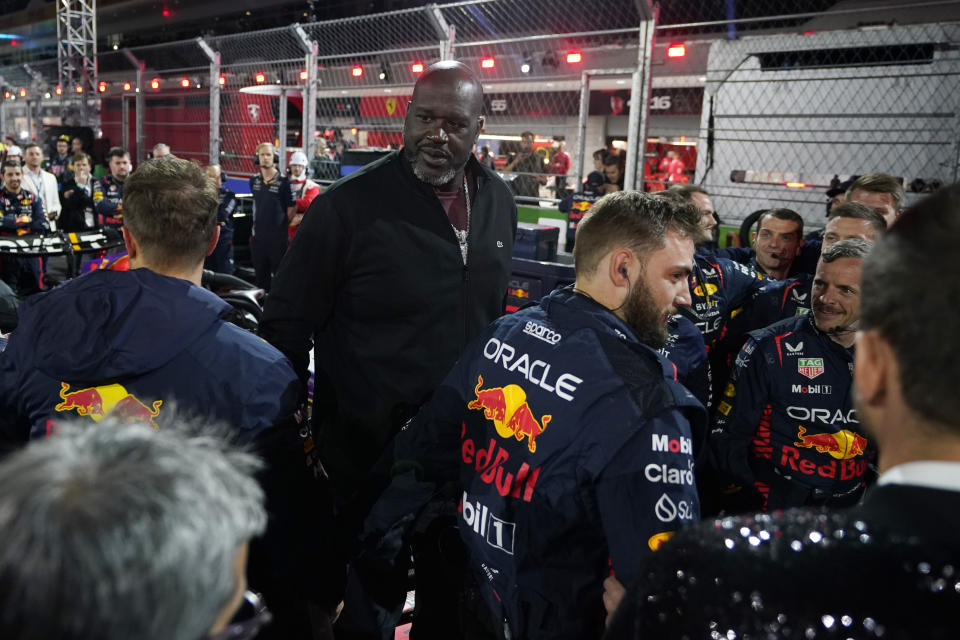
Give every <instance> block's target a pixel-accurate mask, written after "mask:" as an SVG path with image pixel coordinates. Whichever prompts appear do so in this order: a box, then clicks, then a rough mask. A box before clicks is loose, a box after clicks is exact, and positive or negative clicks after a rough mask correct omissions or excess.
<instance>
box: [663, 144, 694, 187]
mask: <svg viewBox="0 0 960 640" xmlns="http://www.w3.org/2000/svg"><path fill="white" fill-rule="evenodd" d="M660 167H661V171H662V172H663V173H664V180H666V181H667V182H686V181H687V174H686V170H687V165H685V164H684V163H683V160H681V159H680V154H679V153H677V152H676V151H674V150H672V149H671V150H670V151H667V156H666V157H665V158H664V161H663V162H661V163H660Z"/></svg>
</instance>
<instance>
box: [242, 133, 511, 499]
mask: <svg viewBox="0 0 960 640" xmlns="http://www.w3.org/2000/svg"><path fill="white" fill-rule="evenodd" d="M467 175H468V176H469V178H470V180H469V182H470V185H471V188H470V190H469V191H470V199H471V203H472V204H471V215H470V229H469V238H468V243H469V255H468V260H467V264H466V266H465V265H464V263H463V258H462V256H461V253H460V246H459V244H458V242H457V239H456V236H455V235H454V233H453V228H452V227H451V225H450V221H449V219H448V218H447V214H446V213H445V212H444V209H443V206H442V205H441V203H440V200H439V199H438V198H437V196H436V193H435V191H434V188H433V187H432V186H430V185H428V184H427V183H425V182H422V181H420V180H419V179H417V178H416V176H414V174H413V171H412V169H411V167H410V164H409V163H408V162H407V160H406V159H405V158H404V157H403V153H402V151H401V152H396V153H391V154H389V155H387V156H385V157H384V158H381V159H380V160H378V161H377V162H374V163H372V164H370V165H367V166H366V167H364V168H363V169H361V170H360V171H357V172H355V173H353V174H351V175H350V176H348V177H347V178H345V179H343V180H341V181H339V182H337V183H336V184H334V185H333V186H332V187H330V188H329V189H328V190H327V191H325V192H324V193H322V194H320V195H319V196H318V197H317V198H316V199H314V201H313V203H312V204H311V205H310V209H309V210H308V212H307V215H305V216H304V220H303V223H302V224H301V225H300V230H299V231H298V232H297V235H296V236H295V237H294V240H293V243H292V245H291V246H290V249H289V250H288V251H287V254H286V256H285V257H284V259H283V262H282V264H281V265H280V270H279V272H278V273H277V276H276V278H275V280H274V285H273V288H272V290H271V292H270V297H269V299H268V300H267V303H266V308H265V310H264V317H263V321H262V322H261V325H260V329H261V333H262V335H263V336H264V337H265V338H266V339H267V340H268V341H270V342H271V343H272V344H273V345H275V346H276V347H277V348H278V349H280V351H282V352H283V353H284V354H286V355H287V357H288V358H289V359H290V361H291V362H292V363H293V366H294V370H295V371H296V372H297V374H298V375H299V376H300V378H301V380H302V381H304V382H306V380H307V376H308V373H307V365H308V350H309V348H310V339H311V337H312V338H313V341H314V355H315V369H316V370H315V379H314V404H313V427H314V434H315V437H317V438H318V440H319V446H320V455H321V459H322V461H323V462H324V464H325V466H326V468H327V471H328V473H330V476H331V480H333V482H334V484H335V485H337V489H338V493H340V495H344V493H349V489H350V488H351V487H352V485H353V483H355V482H358V481H359V480H360V479H361V478H362V477H363V475H364V474H365V472H366V471H367V469H369V467H370V466H372V464H373V462H374V461H376V459H377V457H378V456H379V454H380V452H381V450H382V449H383V447H384V445H385V444H386V443H387V442H388V441H389V440H390V438H391V437H392V436H393V435H394V433H396V431H397V430H399V428H400V427H401V426H402V425H403V423H404V422H406V420H407V419H409V418H410V417H411V416H412V415H413V414H414V413H415V412H416V410H417V408H418V407H419V406H420V405H421V404H423V402H425V401H426V400H427V398H428V397H429V396H430V394H431V393H433V391H434V389H436V388H437V387H438V386H439V384H440V382H441V381H442V380H443V377H444V376H445V375H446V373H447V372H448V371H449V370H450V368H451V367H452V366H453V364H454V362H456V360H457V358H458V357H459V356H460V353H461V352H462V351H463V349H464V347H466V345H467V343H468V342H469V341H470V339H472V338H473V337H475V336H476V335H477V334H479V333H480V332H481V331H482V330H483V329H484V328H485V327H486V326H487V325H488V324H490V323H491V322H492V321H493V320H494V319H496V318H497V317H498V316H500V315H501V313H502V312H503V301H504V295H505V294H506V289H507V280H508V277H509V275H510V260H511V254H512V251H513V238H514V234H515V232H516V226H517V210H516V205H515V204H514V202H513V196H512V195H511V193H510V190H509V188H508V187H507V186H506V184H504V183H503V181H502V180H500V178H499V177H498V176H497V175H496V174H495V173H494V172H492V171H491V170H489V169H486V168H484V167H482V166H481V165H480V163H478V162H477V161H476V160H475V159H474V158H473V157H471V158H470V159H469V161H468V165H467ZM345 483H349V485H350V486H347V484H345Z"/></svg>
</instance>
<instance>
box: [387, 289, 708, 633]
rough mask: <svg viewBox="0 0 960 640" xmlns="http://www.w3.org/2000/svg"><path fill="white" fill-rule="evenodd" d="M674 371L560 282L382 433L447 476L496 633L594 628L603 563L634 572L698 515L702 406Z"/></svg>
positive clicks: (497, 326) (628, 574) (427, 470)
mask: <svg viewBox="0 0 960 640" xmlns="http://www.w3.org/2000/svg"><path fill="white" fill-rule="evenodd" d="M675 379H676V368H675V367H674V366H673V365H672V364H671V363H669V362H667V361H666V360H665V359H664V358H663V356H661V355H660V354H658V353H657V352H655V351H654V350H653V349H651V348H649V347H647V346H645V345H643V344H640V343H639V342H638V341H637V339H636V338H635V337H634V335H633V333H632V332H631V331H630V329H629V328H627V326H626V325H625V324H624V323H623V322H622V321H621V320H620V319H619V318H617V317H616V316H615V315H614V314H612V313H611V312H610V311H608V310H607V309H605V308H604V307H602V306H600V305H598V304H597V303H595V302H594V301H592V300H590V299H588V298H586V297H584V296H582V295H580V294H576V293H574V292H573V291H572V289H570V288H567V289H562V290H559V291H554V292H553V293H551V294H550V295H548V296H547V297H545V298H544V299H543V300H542V301H541V302H540V305H539V306H536V307H531V308H529V309H525V310H523V311H520V312H518V313H515V314H513V315H510V316H506V317H503V318H501V319H499V320H498V321H497V322H495V323H494V324H493V325H491V326H490V327H489V328H488V329H487V331H486V332H484V333H483V334H482V335H481V336H480V337H479V338H478V339H477V340H475V341H474V342H473V343H472V344H471V346H469V347H468V348H467V350H466V351H465V352H464V354H463V356H462V357H461V359H460V360H459V362H458V363H457V364H456V365H455V366H454V368H453V370H452V371H451V372H450V374H449V375H448V376H447V378H446V380H445V381H444V383H443V384H442V385H441V387H440V388H439V389H438V391H437V392H436V394H435V395H434V397H433V399H432V400H431V402H430V403H429V404H428V405H427V407H425V408H424V410H423V411H422V412H421V413H420V414H419V415H418V416H417V417H416V418H415V419H414V420H413V421H412V422H411V423H410V424H409V425H407V427H406V428H405V429H404V431H403V432H402V433H401V434H400V436H398V438H397V441H396V442H395V456H396V459H397V460H398V461H399V460H404V459H406V460H408V461H410V460H415V461H416V462H417V464H416V465H415V466H416V467H417V468H418V469H420V470H421V471H422V473H423V474H424V476H425V478H426V479H428V480H432V481H434V482H442V481H444V480H449V479H458V481H459V485H460V488H459V494H458V495H459V497H460V504H459V508H458V510H459V517H458V521H459V528H460V532H461V537H462V538H463V541H464V543H465V544H466V546H467V547H468V549H469V551H470V560H471V562H470V564H471V568H472V569H473V570H474V572H475V574H476V576H477V580H478V583H479V584H480V585H481V590H482V592H483V594H484V597H485V600H486V602H487V604H488V605H489V607H490V609H491V611H492V613H493V616H494V618H495V619H497V620H502V621H503V622H504V624H505V625H507V626H508V627H509V630H510V636H511V637H513V638H590V637H599V636H600V635H601V633H602V630H603V619H604V618H603V616H604V613H603V607H602V581H603V579H604V578H605V577H606V576H607V575H609V573H610V570H611V568H612V570H613V571H614V572H615V573H616V575H617V577H618V578H619V579H620V580H621V581H623V582H624V583H626V584H630V583H632V582H634V581H636V580H637V579H638V578H639V576H640V566H641V564H642V562H643V559H644V557H645V556H646V555H647V554H649V553H652V550H655V549H656V548H657V547H658V546H659V545H660V544H661V543H662V542H663V541H664V540H665V539H667V538H669V537H670V536H671V535H672V532H673V531H675V530H676V529H677V528H678V527H680V526H682V525H684V524H686V523H689V522H693V521H695V520H697V519H698V517H699V503H698V500H697V494H696V488H695V484H694V482H695V479H694V474H693V468H694V449H695V448H698V447H699V445H698V442H699V438H700V437H701V436H702V434H703V419H704V418H703V414H704V411H703V408H702V406H701V405H700V403H699V402H698V401H697V400H696V399H695V398H694V397H693V396H692V395H691V394H690V393H689V392H688V391H687V390H686V389H685V388H684V387H683V386H681V385H680V384H679V383H677V382H676V381H675ZM695 434H696V435H695Z"/></svg>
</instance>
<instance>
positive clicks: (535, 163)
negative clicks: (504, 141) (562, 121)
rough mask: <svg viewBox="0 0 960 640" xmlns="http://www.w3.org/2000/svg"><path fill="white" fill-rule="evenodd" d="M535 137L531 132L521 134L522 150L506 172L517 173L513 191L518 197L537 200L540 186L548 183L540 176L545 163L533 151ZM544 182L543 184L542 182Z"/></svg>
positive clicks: (506, 167)
mask: <svg viewBox="0 0 960 640" xmlns="http://www.w3.org/2000/svg"><path fill="white" fill-rule="evenodd" d="M533 141H534V135H533V132H531V131H524V132H523V133H521V134H520V150H519V151H517V152H516V154H515V155H514V156H513V160H511V161H510V162H509V163H508V164H507V166H505V167H504V168H503V170H504V171H516V172H517V174H518V175H517V176H516V177H515V178H514V179H513V190H514V191H515V192H516V194H517V195H518V196H526V197H529V198H536V197H538V196H539V195H540V184H541V183H542V182H546V178H544V177H542V176H539V175H531V174H540V173H542V172H543V163H542V162H541V160H540V156H539V155H538V154H537V153H536V152H535V151H534V149H533ZM541 181H542V182H541Z"/></svg>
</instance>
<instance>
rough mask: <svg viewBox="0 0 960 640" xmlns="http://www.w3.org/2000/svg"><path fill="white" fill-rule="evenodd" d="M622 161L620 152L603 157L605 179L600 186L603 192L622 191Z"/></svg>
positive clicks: (623, 159)
mask: <svg viewBox="0 0 960 640" xmlns="http://www.w3.org/2000/svg"><path fill="white" fill-rule="evenodd" d="M624 162H625V158H624V157H623V155H622V154H620V155H613V154H610V155H608V156H606V157H605V158H604V159H603V174H604V176H606V179H607V181H606V182H605V183H604V184H603V185H602V186H601V187H600V189H601V191H603V193H613V192H615V191H623V180H624V177H625V176H624Z"/></svg>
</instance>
